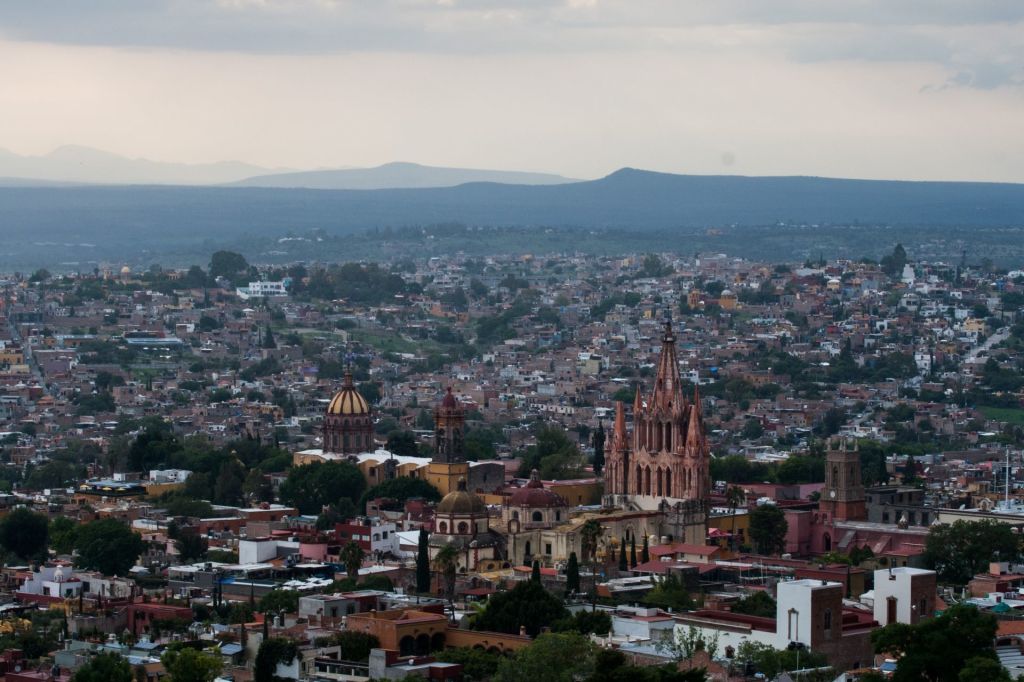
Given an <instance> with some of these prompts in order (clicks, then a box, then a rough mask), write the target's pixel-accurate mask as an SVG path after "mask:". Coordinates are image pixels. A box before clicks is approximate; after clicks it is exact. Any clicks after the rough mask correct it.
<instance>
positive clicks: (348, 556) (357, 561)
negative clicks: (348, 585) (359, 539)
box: [338, 540, 366, 580]
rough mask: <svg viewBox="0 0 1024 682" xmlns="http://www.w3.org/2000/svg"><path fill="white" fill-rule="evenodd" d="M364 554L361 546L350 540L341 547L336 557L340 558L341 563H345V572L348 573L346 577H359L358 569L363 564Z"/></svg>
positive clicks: (353, 578)
mask: <svg viewBox="0 0 1024 682" xmlns="http://www.w3.org/2000/svg"><path fill="white" fill-rule="evenodd" d="M365 556H366V553H365V552H363V548H362V547H360V546H359V545H358V544H357V543H355V542H353V541H351V540H349V542H348V544H347V545H345V546H344V547H342V549H341V554H340V556H339V557H338V558H339V559H341V563H343V564H345V572H346V573H348V577H349V578H351V579H352V580H358V579H359V569H360V568H362V566H363V559H364V558H365Z"/></svg>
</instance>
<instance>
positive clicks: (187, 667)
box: [160, 647, 222, 682]
mask: <svg viewBox="0 0 1024 682" xmlns="http://www.w3.org/2000/svg"><path fill="white" fill-rule="evenodd" d="M160 662H161V663H163V664H164V669H165V670H166V671H167V674H168V675H170V677H171V682H213V680H214V679H215V678H216V677H217V676H218V675H220V671H221V667H222V663H221V660H220V657H219V656H217V655H215V654H210V653H207V652H205V651H199V650H197V649H193V648H191V647H180V648H171V649H168V650H167V651H165V652H164V655H163V656H161V657H160Z"/></svg>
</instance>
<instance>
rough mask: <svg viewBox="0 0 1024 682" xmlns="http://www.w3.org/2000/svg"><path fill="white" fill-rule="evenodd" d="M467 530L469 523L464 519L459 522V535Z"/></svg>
mask: <svg viewBox="0 0 1024 682" xmlns="http://www.w3.org/2000/svg"><path fill="white" fill-rule="evenodd" d="M468 532H469V524H468V523H466V522H465V521H460V522H459V535H465V534H466V533H468Z"/></svg>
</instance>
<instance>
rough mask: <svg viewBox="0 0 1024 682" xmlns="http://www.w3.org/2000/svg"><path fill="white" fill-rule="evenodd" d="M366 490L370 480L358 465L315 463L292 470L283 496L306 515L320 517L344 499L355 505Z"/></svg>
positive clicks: (285, 484) (282, 488) (284, 499)
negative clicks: (325, 508)
mask: <svg viewBox="0 0 1024 682" xmlns="http://www.w3.org/2000/svg"><path fill="white" fill-rule="evenodd" d="M365 489H366V479H365V478H363V474H362V472H361V471H359V468H358V467H356V466H355V465H354V464H349V463H348V462H314V463H313V464H306V465H305V466H299V467H294V468H292V470H291V471H289V472H288V478H286V479H285V480H284V482H282V483H281V488H280V495H281V500H282V501H284V502H286V503H287V504H292V505H294V506H296V507H297V508H298V509H299V511H300V512H302V513H303V514H319V513H320V512H321V511H322V510H323V508H324V507H326V506H328V505H331V504H335V503H337V502H338V501H339V500H340V499H348V500H349V501H350V502H351V503H353V504H355V503H356V502H357V501H358V500H359V498H360V496H361V495H362V494H363V491H364V490H365Z"/></svg>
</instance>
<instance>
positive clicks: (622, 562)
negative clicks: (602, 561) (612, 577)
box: [619, 538, 629, 571]
mask: <svg viewBox="0 0 1024 682" xmlns="http://www.w3.org/2000/svg"><path fill="white" fill-rule="evenodd" d="M628 568H629V564H627V563H626V538H622V539H620V540H619V570H620V571H625V570H626V569H628Z"/></svg>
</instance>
